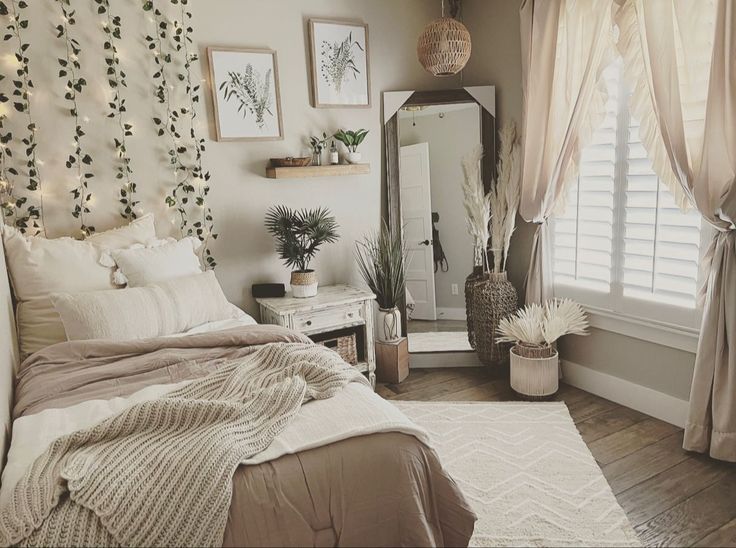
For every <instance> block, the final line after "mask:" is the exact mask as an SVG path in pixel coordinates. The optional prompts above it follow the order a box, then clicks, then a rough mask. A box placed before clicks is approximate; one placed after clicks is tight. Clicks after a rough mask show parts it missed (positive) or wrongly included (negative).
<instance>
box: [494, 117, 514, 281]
mask: <svg viewBox="0 0 736 548" xmlns="http://www.w3.org/2000/svg"><path fill="white" fill-rule="evenodd" d="M519 150H520V148H519V138H518V136H517V134H516V125H515V124H514V123H513V122H507V123H506V124H504V125H503V126H502V127H501V132H500V150H499V155H498V180H497V181H496V184H495V185H494V186H493V189H492V190H491V248H492V249H493V271H494V272H501V271H502V270H506V262H507V259H508V255H509V247H510V246H511V236H512V234H513V233H514V229H515V227H516V212H517V211H518V209H519V196H520V194H519V192H520V191H519V186H520V180H519V179H520V170H521V163H520V160H519Z"/></svg>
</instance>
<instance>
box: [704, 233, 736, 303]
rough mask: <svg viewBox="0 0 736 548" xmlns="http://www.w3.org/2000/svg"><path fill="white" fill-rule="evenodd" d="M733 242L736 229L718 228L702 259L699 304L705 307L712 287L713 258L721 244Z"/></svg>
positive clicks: (735, 242)
mask: <svg viewBox="0 0 736 548" xmlns="http://www.w3.org/2000/svg"><path fill="white" fill-rule="evenodd" d="M727 242H731V243H733V244H734V245H736V229H733V228H730V229H726V230H721V229H716V231H715V232H714V234H713V237H712V238H711V240H710V243H709V244H708V249H706V250H705V253H704V254H703V258H702V260H701V261H700V280H701V281H700V287H699V288H698V306H699V307H701V308H702V307H703V305H704V304H705V298H706V296H707V295H708V290H709V288H710V276H711V269H712V268H713V258H714V257H715V254H716V249H717V248H718V246H719V245H727Z"/></svg>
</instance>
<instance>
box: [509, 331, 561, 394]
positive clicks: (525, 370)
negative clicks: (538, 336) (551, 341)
mask: <svg viewBox="0 0 736 548" xmlns="http://www.w3.org/2000/svg"><path fill="white" fill-rule="evenodd" d="M509 356H510V361H511V363H510V370H511V371H510V376H511V388H512V389H513V390H514V391H515V392H517V393H518V394H521V395H523V396H526V397H527V398H530V399H541V398H545V397H548V396H551V395H552V394H555V393H556V392H557V390H558V389H559V383H560V377H559V356H558V354H557V350H555V348H554V347H551V346H541V347H540V346H534V345H525V344H521V343H520V344H517V345H516V346H514V347H513V348H512V349H511V350H510V351H509Z"/></svg>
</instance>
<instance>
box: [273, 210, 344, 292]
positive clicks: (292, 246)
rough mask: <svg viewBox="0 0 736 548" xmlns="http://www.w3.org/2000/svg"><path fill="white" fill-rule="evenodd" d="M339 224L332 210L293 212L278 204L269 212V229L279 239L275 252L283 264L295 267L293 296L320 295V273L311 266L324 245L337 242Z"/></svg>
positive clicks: (293, 271)
mask: <svg viewBox="0 0 736 548" xmlns="http://www.w3.org/2000/svg"><path fill="white" fill-rule="evenodd" d="M337 228H338V225H337V222H336V221H335V218H334V217H333V216H332V214H331V213H330V210H329V209H326V208H321V207H320V208H317V209H311V210H307V209H300V210H293V209H290V208H288V207H286V206H283V205H279V206H273V207H271V208H269V210H268V212H267V213H266V229H267V230H268V231H269V232H270V233H271V234H272V235H273V236H274V238H276V252H277V253H278V254H279V258H281V259H282V260H283V261H284V264H285V265H286V266H288V267H290V268H293V270H292V272H291V291H292V294H293V295H294V297H299V298H305V297H314V296H315V295H316V294H317V286H318V281H317V273H316V272H315V271H314V270H312V269H310V268H309V263H310V262H311V261H312V259H314V256H315V255H316V254H317V251H319V248H320V246H321V245H323V244H329V243H333V242H336V241H337V240H338V238H339V237H340V236H339V234H338V233H337Z"/></svg>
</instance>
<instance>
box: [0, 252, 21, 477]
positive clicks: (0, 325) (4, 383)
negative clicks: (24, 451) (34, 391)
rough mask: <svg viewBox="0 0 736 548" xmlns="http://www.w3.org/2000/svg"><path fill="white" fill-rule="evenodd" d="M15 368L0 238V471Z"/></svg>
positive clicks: (14, 338) (12, 319)
mask: <svg viewBox="0 0 736 548" xmlns="http://www.w3.org/2000/svg"><path fill="white" fill-rule="evenodd" d="M17 368H18V337H17V332H16V330H15V315H14V313H13V294H12V291H11V290H10V280H9V278H8V269H7V267H6V265H5V250H4V249H3V246H2V238H0V420H1V421H2V432H0V472H2V469H3V467H4V466H5V456H6V454H7V451H8V446H9V445H10V427H11V424H12V415H11V410H12V406H13V388H14V385H15V372H16V370H17Z"/></svg>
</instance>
